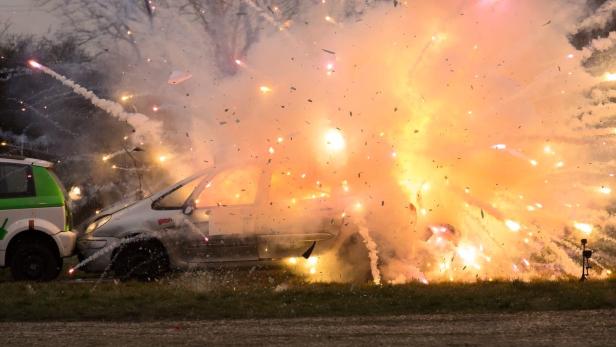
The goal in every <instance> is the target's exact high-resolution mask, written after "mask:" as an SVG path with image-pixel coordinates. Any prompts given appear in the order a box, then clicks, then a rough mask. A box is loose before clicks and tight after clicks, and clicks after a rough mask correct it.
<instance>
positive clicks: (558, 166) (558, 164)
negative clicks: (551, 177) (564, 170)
mask: <svg viewBox="0 0 616 347" xmlns="http://www.w3.org/2000/svg"><path fill="white" fill-rule="evenodd" d="M563 166H565V162H564V161H562V160H561V161H559V162H557V163H556V164H555V165H554V167H556V168H561V167H563Z"/></svg>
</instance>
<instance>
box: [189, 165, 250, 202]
mask: <svg viewBox="0 0 616 347" xmlns="http://www.w3.org/2000/svg"><path fill="white" fill-rule="evenodd" d="M260 175H261V171H260V170H259V169H258V168H256V167H247V168H241V169H229V170H225V171H222V172H220V173H218V174H217V175H216V176H214V178H213V179H212V180H210V181H209V182H208V183H207V184H206V186H205V188H204V189H203V191H202V192H201V194H199V197H198V198H197V199H196V200H195V203H196V206H197V208H203V207H212V206H237V205H250V204H254V202H255V200H256V198H257V189H258V185H259V177H260Z"/></svg>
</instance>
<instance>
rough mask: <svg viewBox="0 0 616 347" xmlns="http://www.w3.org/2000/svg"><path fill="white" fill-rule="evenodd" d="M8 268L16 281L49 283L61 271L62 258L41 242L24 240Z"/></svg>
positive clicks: (18, 246)
mask: <svg viewBox="0 0 616 347" xmlns="http://www.w3.org/2000/svg"><path fill="white" fill-rule="evenodd" d="M10 267H11V274H12V275H13V278H14V279H16V280H18V281H51V280H53V279H54V278H56V277H58V275H59V274H60V271H61V270H62V258H60V257H58V256H57V255H56V254H55V252H54V250H52V249H50V247H49V246H48V245H46V244H44V243H42V242H37V241H36V240H27V241H26V240H24V241H22V242H20V243H19V244H18V245H17V248H16V249H15V253H13V256H12V257H11V261H10Z"/></svg>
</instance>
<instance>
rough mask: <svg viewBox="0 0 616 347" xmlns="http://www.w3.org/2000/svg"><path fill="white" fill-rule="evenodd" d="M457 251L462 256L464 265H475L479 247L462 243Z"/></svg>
mask: <svg viewBox="0 0 616 347" xmlns="http://www.w3.org/2000/svg"><path fill="white" fill-rule="evenodd" d="M457 253H458V255H459V256H460V258H462V262H463V263H464V265H473V266H475V265H476V263H475V260H476V258H477V249H476V248H475V247H473V246H470V245H460V246H458V249H457Z"/></svg>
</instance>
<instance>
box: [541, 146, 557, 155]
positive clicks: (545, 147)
mask: <svg viewBox="0 0 616 347" xmlns="http://www.w3.org/2000/svg"><path fill="white" fill-rule="evenodd" d="M543 152H544V153H545V154H554V153H555V152H554V150H553V149H552V147H550V146H549V145H546V146H544V147H543Z"/></svg>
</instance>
